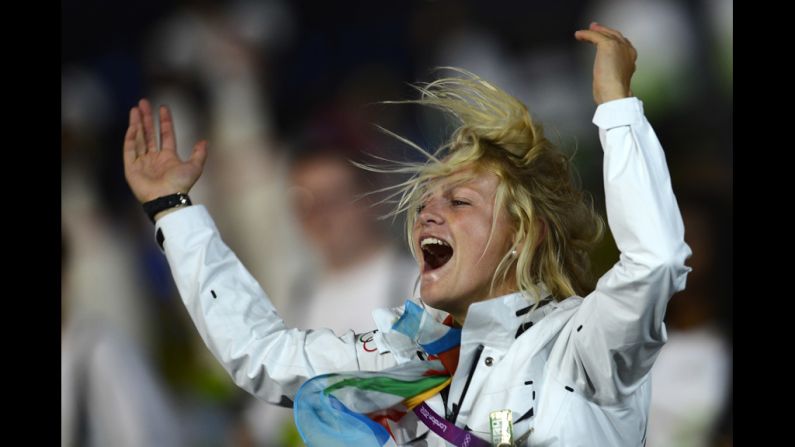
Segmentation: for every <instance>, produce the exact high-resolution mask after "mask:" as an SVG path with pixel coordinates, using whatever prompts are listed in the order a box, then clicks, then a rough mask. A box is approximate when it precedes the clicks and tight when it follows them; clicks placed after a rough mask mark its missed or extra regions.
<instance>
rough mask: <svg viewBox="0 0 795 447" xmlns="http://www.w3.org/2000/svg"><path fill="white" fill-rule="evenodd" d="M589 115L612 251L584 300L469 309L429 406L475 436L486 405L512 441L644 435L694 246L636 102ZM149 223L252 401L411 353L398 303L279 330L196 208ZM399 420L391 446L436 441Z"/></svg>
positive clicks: (502, 302) (635, 439)
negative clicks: (358, 321) (369, 328)
mask: <svg viewBox="0 0 795 447" xmlns="http://www.w3.org/2000/svg"><path fill="white" fill-rule="evenodd" d="M593 122H594V123H595V124H596V125H597V126H598V127H599V137H600V140H601V143H602V147H603V148H604V152H605V154H604V182H605V194H606V203H607V217H608V223H609V225H610V229H611V231H612V233H613V237H614V238H615V241H616V244H617V246H618V248H619V250H620V251H621V256H620V259H619V261H618V262H617V263H616V265H615V266H613V268H611V269H610V270H609V271H608V272H607V273H605V275H604V276H602V277H601V278H600V279H599V281H598V284H597V286H596V290H595V291H594V292H592V293H590V294H589V295H588V296H587V297H586V298H585V299H583V298H581V297H576V296H575V297H570V298H568V299H565V300H563V301H561V302H552V303H549V304H547V305H545V306H542V307H540V308H538V309H536V310H535V311H533V312H528V310H529V306H530V303H529V302H528V301H527V300H526V299H524V298H523V297H522V296H521V295H520V294H519V293H515V294H511V295H507V296H503V297H500V298H494V299H491V300H487V301H483V302H479V303H475V304H473V305H471V306H470V308H469V312H468V314H467V317H466V320H465V324H464V327H463V330H462V335H461V352H460V360H459V363H458V365H459V366H458V369H457V370H456V372H455V375H454V377H453V381H452V384H451V387H450V389H449V393H448V396H447V399H443V397H442V396H441V395H437V396H435V397H433V398H432V399H430V400H429V401H428V402H427V403H428V405H429V406H430V407H431V408H432V409H434V410H435V411H436V412H437V413H438V414H440V415H445V414H448V415H449V414H451V413H452V412H453V411H454V404H455V406H459V402H460V408H459V409H458V415H457V418H456V420H455V424H456V425H457V426H459V427H467V428H468V429H470V430H472V431H473V432H474V433H475V434H477V435H479V436H480V437H482V438H484V439H489V433H490V431H489V413H490V412H491V411H494V410H502V409H510V410H512V411H513V420H514V436H515V439H518V440H519V441H520V443H519V445H532V446H553V445H554V446H567V447H574V446H641V445H643V443H644V440H645V439H644V438H645V430H646V422H647V418H648V409H649V402H650V398H651V395H650V378H649V371H650V369H651V366H652V363H653V362H654V359H655V358H656V356H657V353H658V352H659V350H660V348H661V347H662V345H663V343H665V341H666V333H665V325H664V324H663V316H664V314H665V308H666V305H667V303H668V300H669V299H670V297H671V295H673V294H674V293H675V292H677V291H680V290H683V289H684V287H685V279H686V276H687V273H688V272H689V271H690V268H689V267H687V266H685V265H684V262H685V260H686V259H687V258H688V257H689V256H690V254H691V251H690V248H689V247H688V246H687V245H686V244H685V242H684V227H683V224H682V218H681V216H680V213H679V209H678V207H677V204H676V199H675V198H674V195H673V191H672V190H671V184H670V178H669V174H668V169H667V166H666V163H665V155H664V154H663V151H662V148H661V147H660V144H659V142H658V140H657V137H656V136H655V134H654V131H653V130H652V128H651V126H650V125H649V123H648V121H647V120H646V118H645V117H644V115H643V105H642V102H641V101H640V100H638V99H637V98H625V99H620V100H615V101H611V102H608V103H605V104H602V105H600V106H599V107H598V108H597V110H596V114H595V116H594V119H593ZM157 231H158V232H160V231H162V233H160V234H158V236H159V237H160V238H161V239H163V240H164V244H163V246H164V250H165V253H166V256H167V258H168V262H169V264H170V265H171V269H172V273H173V275H174V279H175V281H176V284H177V287H178V288H179V292H180V294H181V296H182V299H183V301H184V302H185V306H186V307H187V309H188V312H189V313H190V315H191V318H193V321H194V323H195V324H196V327H197V328H198V330H199V333H200V334H201V336H202V338H203V339H204V341H205V343H206V344H207V346H208V347H209V348H210V350H211V351H212V353H213V354H214V355H215V357H216V358H217V359H218V360H219V361H220V362H221V363H222V364H223V365H224V367H225V368H226V370H227V371H229V374H230V375H231V376H232V378H233V379H234V381H235V383H237V384H238V385H239V386H240V387H242V388H244V389H245V390H247V391H249V392H250V393H252V394H254V395H255V396H257V397H258V398H260V399H263V400H266V401H268V402H272V403H275V404H279V405H285V406H290V405H291V404H292V399H293V396H294V395H295V393H296V391H297V390H298V387H299V386H300V385H301V384H302V383H303V382H304V381H305V380H307V379H308V378H311V377H313V376H316V375H318V374H325V373H330V372H339V371H352V370H357V369H361V370H380V369H384V368H388V367H390V366H393V365H395V364H396V363H402V362H404V361H406V360H408V359H410V358H412V357H414V356H417V355H418V354H417V350H418V348H417V347H416V346H405V345H401V343H400V342H399V341H397V337H392V336H391V334H390V330H389V328H390V326H391V324H392V323H393V322H394V321H395V320H396V318H397V316H398V315H399V314H400V312H401V309H399V308H398V309H392V310H378V311H375V312H374V313H373V316H374V318H375V322H376V327H377V328H378V330H377V331H374V332H371V333H367V334H354V333H353V332H352V331H349V332H348V333H346V334H345V335H343V336H341V337H337V336H335V335H334V333H333V332H332V331H330V330H328V329H320V330H310V331H300V330H297V329H291V328H288V327H285V325H284V323H283V321H282V319H281V318H280V317H279V315H278V313H277V312H276V309H274V307H273V305H272V304H271V302H270V301H269V300H268V297H267V295H266V294H265V292H264V291H263V290H262V289H261V288H260V286H259V284H257V282H256V281H255V280H254V278H253V277H252V276H251V275H250V274H249V273H248V272H247V271H246V269H245V268H244V267H243V265H242V264H241V263H240V261H239V260H238V259H237V257H236V256H235V255H234V253H232V252H231V251H230V250H229V248H228V247H227V246H226V245H225V244H224V243H223V241H222V240H221V236H220V235H219V233H218V230H217V228H216V227H215V224H214V223H213V221H212V219H211V218H210V216H209V214H208V213H207V211H206V209H205V208H204V207H203V206H191V207H187V208H185V209H182V210H179V211H176V212H174V213H171V214H169V215H167V216H166V217H164V218H162V219H160V220H159V221H158V223H157ZM470 375H471V379H469V381H470V383H469V386H468V388H467V390H466V394H465V396H464V398H463V400H462V399H461V397H462V393H463V391H464V388H465V384H466V382H467V381H468V378H469V376H470ZM445 400H446V402H445ZM400 425H401V427H400V429H398V430H393V433H394V434H395V436H396V437H397V442H398V444H402V443H408V442H409V441H411V440H414V439H417V438H420V440H418V441H415V442H414V443H411V445H428V446H444V445H446V442H445V441H444V440H442V439H441V438H439V437H438V436H436V434H435V433H433V432H428V428H427V427H425V426H424V425H423V424H422V423H421V422H418V421H417V419H416V417H415V416H414V415H413V413H408V414H407V415H406V416H405V417H404V418H403V419H402V420H401V424H400ZM426 432H427V433H426Z"/></svg>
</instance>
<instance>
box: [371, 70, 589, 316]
mask: <svg viewBox="0 0 795 447" xmlns="http://www.w3.org/2000/svg"><path fill="white" fill-rule="evenodd" d="M445 68H447V69H450V70H454V71H456V72H458V73H460V74H461V75H463V77H447V78H442V79H438V80H436V81H433V82H431V83H427V84H418V85H415V86H414V87H415V88H416V89H417V90H418V91H419V92H420V94H421V96H420V99H417V100H408V101H387V103H415V104H421V105H425V106H430V107H433V108H436V109H439V110H441V111H443V112H445V113H446V114H448V115H450V116H451V117H453V118H454V119H455V120H456V121H457V122H458V127H457V128H456V129H455V131H453V133H452V135H451V136H450V138H449V140H448V141H447V142H446V143H444V144H443V145H441V146H440V147H439V148H438V149H437V150H436V151H434V152H433V153H429V152H427V151H425V150H424V149H422V148H420V147H419V146H418V145H416V144H414V143H412V142H411V141H409V140H407V139H405V138H403V137H401V136H399V135H396V134H394V133H392V132H390V131H388V130H385V129H382V130H383V131H385V132H386V133H388V134H390V135H392V136H394V137H396V138H398V139H399V140H401V141H403V142H404V143H406V144H409V145H411V146H412V147H414V148H415V149H417V150H418V151H420V152H422V153H423V154H425V156H426V157H427V161H426V162H424V163H422V162H421V163H411V162H397V161H390V160H387V161H390V165H387V166H380V167H379V166H374V165H361V164H358V165H359V166H361V167H363V168H365V169H369V170H374V171H377V172H392V173H408V174H411V176H410V178H409V179H408V180H406V181H404V182H402V183H399V184H397V185H394V186H391V187H389V188H385V189H386V190H393V191H392V194H391V195H390V196H388V197H387V198H386V199H385V200H390V199H392V198H395V197H399V198H398V199H397V200H396V206H395V207H394V209H393V211H392V212H391V213H390V214H389V215H390V216H396V215H398V214H399V213H402V212H404V211H405V212H407V218H406V233H407V234H408V241H409V246H410V249H411V252H412V254H413V255H414V256H415V257H416V256H417V255H418V254H417V253H415V252H414V249H415V241H414V240H413V232H412V228H413V226H414V224H415V222H416V220H417V217H418V212H417V210H418V207H419V206H420V205H421V203H422V202H423V200H424V196H425V194H426V193H427V191H428V188H429V186H430V184H431V183H432V182H435V181H437V180H439V179H443V178H450V176H451V175H452V174H455V173H457V172H459V171H461V170H462V169H465V168H467V167H475V168H477V169H488V170H489V171H491V172H494V173H495V174H496V175H497V177H498V178H499V180H500V181H499V186H498V187H497V192H496V198H495V205H494V216H493V218H492V234H493V231H494V227H495V226H494V224H493V223H494V222H495V221H496V217H497V213H498V212H499V210H500V209H502V208H503V207H504V209H506V211H507V212H508V214H509V215H510V218H511V221H512V224H513V226H514V231H515V233H514V239H513V241H514V242H513V246H512V247H511V249H510V250H509V251H508V252H507V253H506V254H505V255H504V256H503V258H502V260H501V261H500V263H499V264H498V266H497V269H496V271H495V272H494V275H493V277H492V282H491V290H492V293H493V291H494V290H495V284H502V283H504V282H505V281H506V279H507V278H508V275H509V274H511V273H513V277H514V278H515V279H516V285H517V287H518V288H519V290H521V291H522V292H524V293H525V294H526V296H528V297H529V298H530V299H532V300H533V301H535V302H536V303H537V302H538V300H539V299H540V298H541V296H540V290H538V287H537V286H538V284H539V283H541V282H543V284H544V286H545V287H546V289H547V290H548V291H549V292H550V293H551V294H552V296H553V298H554V299H556V300H561V299H564V298H567V297H569V296H572V295H578V294H579V295H581V296H584V295H585V293H587V292H588V291H590V290H591V289H592V288H593V285H592V281H591V279H590V275H589V258H588V252H589V251H590V249H591V248H592V247H593V246H594V245H595V244H596V243H597V242H598V241H599V240H600V239H601V237H602V235H603V232H604V223H603V220H602V218H601V217H600V216H599V215H598V214H597V213H596V212H595V211H594V209H593V205H592V202H591V200H590V196H588V195H586V194H585V193H584V192H583V191H582V190H581V188H580V187H579V186H578V185H577V184H576V182H575V178H574V168H573V166H572V163H571V160H570V158H569V157H567V156H566V155H565V154H563V153H562V152H561V151H560V150H559V149H558V148H557V147H556V146H555V145H553V144H552V143H551V142H550V141H549V140H547V138H545V137H544V132H543V128H542V126H541V125H540V124H538V123H537V122H535V121H534V120H533V119H532V118H531V116H530V113H529V112H528V110H527V107H525V105H524V104H522V103H521V102H520V101H519V100H518V99H516V98H514V97H513V96H511V95H509V94H508V93H506V92H504V91H502V90H500V89H498V88H496V87H494V86H493V85H492V84H490V83H488V82H486V81H484V80H483V79H481V78H479V77H478V76H477V75H475V74H472V73H470V72H468V71H466V70H463V69H458V68H450V67H445ZM538 223H540V225H539V224H538ZM539 238H540V239H539ZM490 239H491V238H490ZM513 250H516V253H517V254H516V256H513V255H512V253H511V252H512V251H513ZM512 266H513V271H512V270H511V267H512Z"/></svg>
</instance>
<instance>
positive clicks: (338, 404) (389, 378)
mask: <svg viewBox="0 0 795 447" xmlns="http://www.w3.org/2000/svg"><path fill="white" fill-rule="evenodd" d="M392 330H393V331H396V332H397V333H400V334H402V335H404V336H406V337H408V338H409V339H410V340H412V341H413V342H414V343H415V344H416V345H417V347H418V349H421V350H422V351H424V352H425V353H426V354H428V359H427V360H419V359H417V360H412V361H409V362H407V363H403V364H400V365H397V366H395V367H392V368H389V369H386V370H383V371H373V372H368V371H353V372H346V373H337V374H324V375H320V376H317V377H313V378H312V379H310V380H308V381H306V382H305V383H304V384H303V385H302V386H301V388H300V389H299V390H298V393H297V394H296V397H295V402H294V406H293V412H294V414H295V423H296V426H297V427H298V431H299V433H300V434H301V437H302V438H303V440H304V442H305V443H306V445H307V446H309V447H321V446H322V447H370V446H373V447H383V446H394V445H395V442H394V440H393V437H392V434H391V432H390V429H389V423H390V422H389V421H392V422H398V421H399V420H400V419H401V418H402V417H403V416H404V415H405V414H406V413H408V412H409V411H411V410H412V409H413V408H414V407H416V406H417V405H419V404H421V403H422V402H424V401H425V400H426V399H428V398H430V397H431V396H433V395H435V394H436V393H438V392H440V391H441V390H443V389H444V388H445V387H446V386H447V385H448V384H449V383H450V381H451V380H452V379H451V376H452V373H453V372H454V371H455V368H456V366H457V364H458V353H459V347H460V344H461V329H459V328H454V327H451V326H448V325H446V324H443V323H440V322H438V321H436V320H435V319H434V318H433V317H432V316H431V315H430V314H428V313H427V312H425V311H423V309H422V308H421V307H420V306H418V305H417V304H416V303H414V302H412V301H406V305H405V308H404V312H403V314H402V315H401V317H400V319H399V320H398V321H397V322H396V323H395V324H394V325H393V326H392Z"/></svg>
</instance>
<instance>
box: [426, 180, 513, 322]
mask: <svg viewBox="0 0 795 447" xmlns="http://www.w3.org/2000/svg"><path fill="white" fill-rule="evenodd" d="M459 174H463V175H467V174H475V175H474V178H472V179H471V180H467V181H465V182H454V181H453V182H451V181H442V182H438V184H437V185H434V186H432V188H431V189H430V191H429V193H428V195H427V197H426V200H425V201H424V202H423V204H422V206H421V207H420V211H419V213H418V216H417V221H416V222H415V224H414V228H413V235H414V243H415V247H414V249H415V253H417V254H418V256H417V257H418V263H419V267H420V275H421V276H420V296H421V297H422V300H423V301H424V302H425V303H427V304H428V305H430V306H432V307H435V308H437V309H441V310H444V311H446V312H448V313H450V314H452V315H453V317H455V318H456V320H458V321H459V322H463V319H464V318H465V317H466V312H467V309H469V305H470V304H472V303H474V302H477V301H483V300H485V299H488V298H493V297H495V296H500V295H503V294H506V293H509V292H511V291H513V290H515V286H513V287H512V286H511V284H499V283H496V284H495V290H494V294H493V295H492V294H490V293H489V289H490V287H491V280H492V277H493V275H494V272H495V271H496V269H497V265H498V264H499V262H500V260H501V259H502V257H503V256H505V255H506V254H507V253H508V252H509V250H510V249H511V245H512V242H513V232H514V231H513V227H512V225H511V221H510V218H509V216H508V213H507V211H506V210H505V209H500V210H499V212H498V213H497V217H496V220H494V222H492V220H493V216H494V205H495V203H494V202H495V195H496V192H497V186H498V185H499V178H498V177H497V175H496V174H494V173H493V172H490V171H487V170H474V169H473V168H468V169H466V170H462V171H461V172H460V173H459ZM453 178H455V176H453ZM492 224H493V225H494V232H493V235H492V238H491V241H489V236H490V235H491V234H492Z"/></svg>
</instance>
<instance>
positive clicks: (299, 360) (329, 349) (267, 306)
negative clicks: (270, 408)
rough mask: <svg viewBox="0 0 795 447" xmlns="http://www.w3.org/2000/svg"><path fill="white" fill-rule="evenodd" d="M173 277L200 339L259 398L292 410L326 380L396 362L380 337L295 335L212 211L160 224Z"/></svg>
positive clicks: (190, 212) (188, 211) (185, 213)
mask: <svg viewBox="0 0 795 447" xmlns="http://www.w3.org/2000/svg"><path fill="white" fill-rule="evenodd" d="M157 236H158V240H160V241H161V242H162V244H161V246H162V247H163V249H164V251H165V254H166V258H167V259H168V263H169V265H170V267H171V273H172V275H173V277H174V281H175V282H176V285H177V288H178V290H179V293H180V296H181V297H182V301H183V302H184V304H185V307H186V308H187V310H188V313H189V314H190V316H191V319H192V320H193V322H194V324H195V325H196V328H197V329H198V330H199V334H200V335H201V337H202V339H203V340H204V342H205V344H206V345H207V347H208V348H209V349H210V351H211V352H212V354H213V355H214V356H215V358H216V359H218V361H219V362H221V364H222V365H223V367H224V368H225V369H226V371H227V372H228V373H229V374H230V375H231V376H232V379H233V380H234V381H235V383H236V384H237V385H238V386H240V387H241V388H243V389H245V390H246V391H248V392H250V393H251V394H253V395H255V396H256V397H258V398H260V399H262V400H265V401H268V402H271V403H274V404H278V405H282V406H291V405H292V400H293V398H294V396H295V393H296V392H297V391H298V388H299V387H300V386H301V384H302V383H303V382H304V381H306V380H307V379H309V378H311V377H314V376H316V375H319V374H326V373H332V372H339V371H354V370H380V369H383V368H387V367H389V366H391V365H392V364H393V363H394V359H393V357H392V356H391V354H389V353H387V352H384V353H383V354H382V353H380V352H378V350H376V349H375V343H374V342H373V338H374V337H373V334H372V333H367V334H354V333H353V331H348V332H347V333H346V334H344V335H343V336H341V337H337V336H336V335H335V334H334V332H333V331H331V330H330V329H320V330H307V331H302V330H298V329H291V328H288V327H286V326H285V324H284V321H283V320H282V319H281V317H280V316H279V315H278V314H277V312H276V309H275V308H274V307H273V304H272V303H271V302H270V300H269V299H268V296H267V295H266V293H265V292H264V291H263V290H262V288H261V287H260V286H259V284H258V283H257V282H256V280H255V279H254V278H253V277H252V276H251V274H249V272H248V271H247V270H246V269H245V267H244V266H243V265H242V263H241V262H240V260H239V259H238V258H237V256H235V254H234V253H233V252H232V251H231V250H230V249H229V247H227V245H226V244H225V243H224V242H223V241H222V240H221V236H220V234H219V233H218V229H217V228H216V226H215V223H214V222H213V220H212V218H211V217H210V215H209V213H208V212H207V209H206V208H205V207H204V206H202V205H196V206H190V207H186V208H184V209H181V210H178V211H175V212H173V213H171V214H168V215H166V216H165V217H163V218H161V219H159V220H158V222H157Z"/></svg>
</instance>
